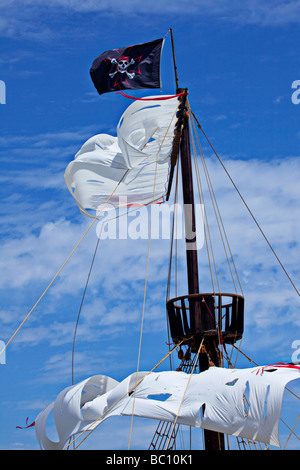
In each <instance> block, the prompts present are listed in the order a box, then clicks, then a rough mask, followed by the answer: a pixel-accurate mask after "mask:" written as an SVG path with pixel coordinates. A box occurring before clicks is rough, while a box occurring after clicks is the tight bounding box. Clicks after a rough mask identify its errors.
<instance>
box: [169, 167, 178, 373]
mask: <svg viewBox="0 0 300 470" xmlns="http://www.w3.org/2000/svg"><path fill="white" fill-rule="evenodd" d="M178 168H179V165H177V170H176V184H175V193H174V211H173V220H172V233H171V247H170V257H169V272H168V282H167V293H166V302H167V300H168V299H169V298H170V285H171V274H172V258H173V243H174V229H175V227H176V237H175V239H176V242H175V289H176V293H177V219H176V215H177V201H178ZM175 222H176V224H175ZM176 297H177V294H176ZM166 319H167V335H168V345H169V349H170V343H171V338H170V324H169V317H168V315H167V311H166ZM170 370H172V358H171V356H170Z"/></svg>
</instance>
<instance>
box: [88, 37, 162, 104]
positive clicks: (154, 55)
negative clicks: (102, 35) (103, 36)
mask: <svg viewBox="0 0 300 470" xmlns="http://www.w3.org/2000/svg"><path fill="white" fill-rule="evenodd" d="M163 42H164V39H157V40H156V41H152V42H147V43H144V44H137V45H135V46H129V47H122V48H120V49H113V50H111V51H107V52H103V53H102V54H101V55H99V57H97V59H95V60H94V62H93V65H92V67H91V70H90V74H91V78H92V80H93V83H94V85H95V87H96V89H97V91H98V93H99V94H100V95H102V93H107V92H109V91H118V90H124V89H138V88H160V87H161V83H160V57H161V51H162V46H163Z"/></svg>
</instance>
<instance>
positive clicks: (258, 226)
mask: <svg viewBox="0 0 300 470" xmlns="http://www.w3.org/2000/svg"><path fill="white" fill-rule="evenodd" d="M192 114H193V116H194V118H195V119H196V122H197V124H198V127H199V129H200V130H201V131H202V133H203V135H204V137H205V138H206V140H207V142H208V143H209V145H210V147H211V149H212V150H213V152H214V154H215V155H216V157H217V159H218V160H219V162H220V163H221V165H222V167H223V169H224V171H225V173H226V174H227V176H228V178H229V179H230V181H231V183H232V184H233V186H234V188H235V189H236V191H237V193H238V195H239V196H240V198H241V200H242V201H243V203H244V205H245V207H246V209H247V210H248V212H249V214H250V215H251V217H252V219H253V221H254V222H255V224H256V226H257V228H258V229H259V231H260V233H261V234H262V236H263V237H264V239H265V241H266V242H267V244H268V245H269V248H270V249H271V251H272V253H273V255H274V256H275V258H276V259H277V261H278V263H279V264H280V266H281V268H282V269H283V271H284V273H285V274H286V276H287V278H288V279H289V281H290V283H291V284H292V286H293V288H294V289H295V291H296V292H297V294H298V295H299V297H300V292H299V291H298V289H297V287H296V286H295V284H294V282H293V281H292V279H291V277H290V275H289V274H288V272H287V270H286V269H285V267H284V266H283V264H282V262H281V261H280V259H279V257H278V256H277V254H276V252H275V250H274V248H273V247H272V245H271V243H270V242H269V240H268V239H267V237H266V235H265V234H264V232H263V230H262V229H261V227H260V225H259V223H258V222H257V220H256V218H255V217H254V215H253V213H252V211H251V210H250V208H249V206H248V204H247V203H246V201H245V199H244V198H243V196H242V194H241V193H240V191H239V190H238V188H237V186H236V184H235V183H234V181H233V179H232V178H231V176H230V174H229V173H228V171H227V170H226V168H225V165H224V164H223V162H222V161H221V159H220V157H219V155H218V154H217V152H216V150H215V149H214V147H213V145H212V143H211V142H210V140H209V139H208V137H207V135H206V134H205V132H204V130H203V129H202V126H201V125H200V123H199V121H198V120H197V118H196V116H195V115H194V113H193V112H192Z"/></svg>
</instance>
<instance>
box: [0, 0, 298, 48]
mask: <svg viewBox="0 0 300 470" xmlns="http://www.w3.org/2000/svg"><path fill="white" fill-rule="evenodd" d="M0 10H1V19H0V34H1V35H2V36H6V37H12V38H15V37H19V38H27V39H30V40H34V41H36V40H37V41H41V42H43V41H49V40H51V39H53V37H54V36H55V37H59V36H61V35H63V34H65V32H67V34H68V35H74V34H78V32H79V29H78V28H76V29H74V28H73V29H72V28H71V27H69V26H68V25H67V24H65V26H64V28H61V29H60V30H57V29H55V31H54V28H52V26H51V21H50V22H49V18H50V20H51V16H52V12H53V11H55V15H59V14H60V13H61V14H64V13H65V12H68V14H69V15H70V14H71V13H72V12H75V13H80V14H82V15H85V14H89V13H91V14H94V13H100V14H101V15H105V16H106V17H108V18H109V17H111V16H113V15H121V16H122V17H127V16H131V17H132V16H133V15H134V16H139V15H144V16H146V17H147V19H148V20H149V19H151V18H152V17H153V15H158V16H161V15H166V14H167V15H169V16H170V18H171V17H172V15H178V14H180V15H181V17H182V16H183V15H184V16H185V17H187V18H188V17H189V16H195V15H201V17H203V16H204V15H207V16H208V17H212V18H218V19H220V20H221V21H223V22H234V23H238V24H243V25H245V24H257V25H260V26H281V25H286V24H293V23H294V24H298V23H299V21H300V2H299V1H298V0H294V1H288V2H286V1H284V0H273V1H271V0H268V1H263V0H246V1H244V2H242V3H241V2H240V1H238V0H231V1H229V0H225V1H222V2H219V1H217V0H214V1H211V0H192V1H191V0H181V1H179V0H177V1H175V0H174V1H173V2H172V3H170V2H169V1H168V0H161V1H160V2H151V3H148V2H141V1H139V0H130V1H126V2H124V1H121V0H116V1H114V2H110V1H108V0H102V1H101V2H99V1H97V0H87V1H85V2H81V1H80V0H53V1H52V2H51V3H47V4H45V2H43V1H42V0H27V1H26V2H20V0H13V1H9V2H2V3H1V7H0ZM64 29H65V32H64ZM80 34H81V33H80Z"/></svg>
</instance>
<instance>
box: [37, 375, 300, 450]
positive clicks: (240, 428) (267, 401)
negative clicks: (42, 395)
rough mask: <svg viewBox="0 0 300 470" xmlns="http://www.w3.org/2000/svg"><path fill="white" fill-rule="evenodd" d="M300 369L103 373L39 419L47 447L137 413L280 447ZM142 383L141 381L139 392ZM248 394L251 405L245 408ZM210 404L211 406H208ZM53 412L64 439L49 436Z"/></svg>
mask: <svg viewBox="0 0 300 470" xmlns="http://www.w3.org/2000/svg"><path fill="white" fill-rule="evenodd" d="M299 378H300V368H297V367H295V368H290V367H279V366H278V367H277V366H267V367H263V368H259V367H255V368H251V369H223V368H219V367H211V368H209V369H208V370H207V371H205V372H201V373H200V374H192V376H189V375H188V374H186V373H184V372H173V371H169V372H159V373H153V372H152V373H147V372H140V373H139V374H138V377H137V378H136V374H132V375H131V376H129V377H127V378H126V379H125V380H123V381H122V382H117V381H115V380H113V379H111V378H110V377H106V376H102V375H97V376H93V377H90V378H88V379H87V380H84V381H82V382H80V383H79V384H77V385H74V386H71V387H69V388H67V389H65V390H63V391H62V392H61V393H60V394H59V395H58V397H57V399H56V401H55V402H54V403H52V404H50V405H49V406H48V407H47V408H45V409H44V410H43V411H42V412H41V413H40V414H39V415H38V417H37V419H36V422H35V427H36V433H37V438H38V441H39V443H40V446H41V448H44V449H49V450H51V449H63V448H64V446H65V444H66V442H67V441H68V439H69V438H70V437H71V436H72V435H74V434H76V433H79V432H81V431H84V430H87V429H89V430H90V429H93V428H94V427H96V426H98V425H99V424H101V423H102V422H103V421H104V420H105V419H107V418H109V417H111V416H114V415H123V416H124V415H131V414H132V413H133V414H134V416H139V417H143V418H152V419H157V420H164V421H170V422H174V420H175V418H176V417H177V423H178V424H184V425H188V426H194V427H200V428H205V429H210V430H212V431H218V432H222V433H227V434H232V435H235V436H240V437H244V438H247V439H252V440H257V441H259V442H263V443H266V444H271V445H274V446H278V447H279V446H280V441H279V431H278V425H279V419H280V413H281V406H282V398H283V392H284V388H285V386H286V384H287V383H288V382H290V381H291V380H295V379H299ZM136 383H137V384H138V385H137V386H136V388H135V391H133V388H134V387H135V385H136ZM245 395H246V396H247V409H245ZM203 405H205V406H203ZM51 411H53V414H54V420H55V424H56V428H57V433H58V436H59V440H58V441H57V442H53V441H52V440H50V439H49V438H48V437H47V434H46V423H47V419H48V416H49V415H50V413H51Z"/></svg>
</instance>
